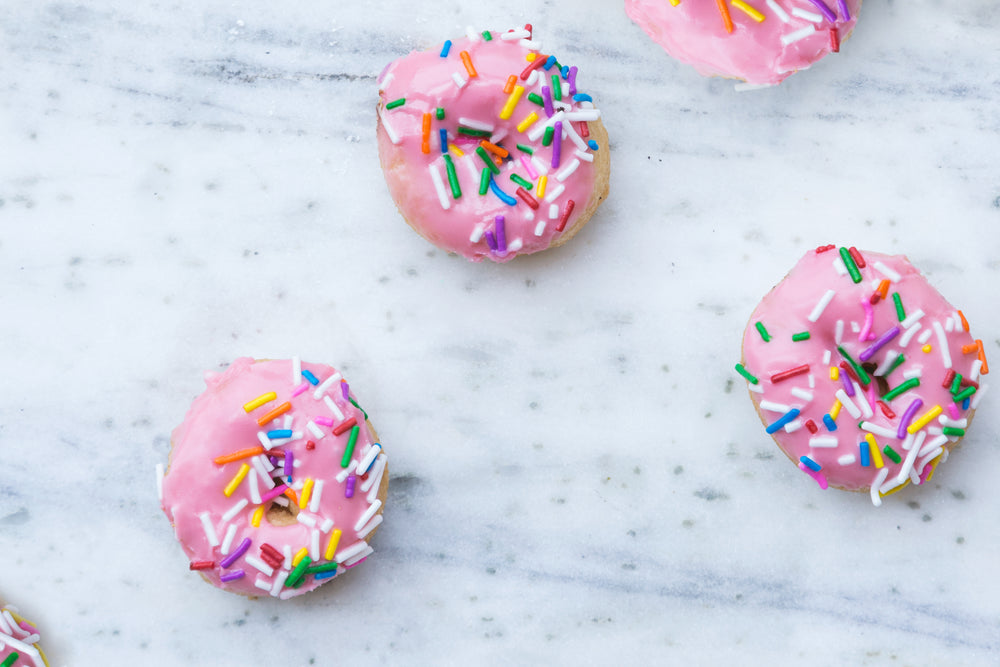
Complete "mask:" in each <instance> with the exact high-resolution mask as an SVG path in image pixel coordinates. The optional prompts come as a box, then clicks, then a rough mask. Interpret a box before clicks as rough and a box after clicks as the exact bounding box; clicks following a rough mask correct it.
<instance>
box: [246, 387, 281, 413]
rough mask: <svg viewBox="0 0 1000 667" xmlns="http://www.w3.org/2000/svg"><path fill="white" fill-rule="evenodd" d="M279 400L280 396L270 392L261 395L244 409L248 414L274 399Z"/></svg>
mask: <svg viewBox="0 0 1000 667" xmlns="http://www.w3.org/2000/svg"><path fill="white" fill-rule="evenodd" d="M276 398H278V395H277V394H276V393H274V392H273V391H269V392H267V393H266V394H261V395H260V396H258V397H257V398H255V399H253V400H252V401H250V402H249V403H246V404H244V405H243V409H244V410H245V411H247V412H253V411H254V410H256V409H257V408H259V407H260V406H262V405H264V404H265V403H270V402H271V401H273V400H274V399H276Z"/></svg>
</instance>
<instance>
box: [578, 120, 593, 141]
mask: <svg viewBox="0 0 1000 667" xmlns="http://www.w3.org/2000/svg"><path fill="white" fill-rule="evenodd" d="M578 134H579V135H580V136H581V137H582V138H584V139H586V138H587V137H589V136H590V125H587V121H585V120H581V121H580V131H579V132H578Z"/></svg>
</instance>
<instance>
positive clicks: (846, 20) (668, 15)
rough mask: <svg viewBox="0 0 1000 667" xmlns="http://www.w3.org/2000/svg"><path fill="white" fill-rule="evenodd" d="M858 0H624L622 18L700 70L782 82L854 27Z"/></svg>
mask: <svg viewBox="0 0 1000 667" xmlns="http://www.w3.org/2000/svg"><path fill="white" fill-rule="evenodd" d="M860 9H861V0H669V1H668V0H625V11H626V12H627V13H628V15H629V18H631V19H632V20H633V21H635V22H636V23H637V24H639V26H640V27H641V28H642V29H643V30H645V31H646V32H647V33H648V34H649V36H650V37H652V38H653V41H655V42H656V43H657V44H659V45H660V46H662V47H663V48H664V49H665V50H666V51H667V53H669V54H670V55H672V56H673V57H675V58H677V59H678V60H680V61H682V62H685V63H688V64H689V65H694V67H695V69H697V70H698V71H699V72H701V73H702V74H704V75H707V76H724V77H730V78H736V79H743V80H744V81H746V82H747V83H751V84H757V85H774V84H777V83H781V81H783V80H784V79H785V78H786V77H788V76H789V75H791V74H794V73H795V72H797V71H799V70H802V69H807V68H808V67H809V66H810V65H812V64H813V63H814V62H816V61H817V60H819V59H820V58H822V57H823V56H825V55H826V54H828V53H832V52H836V51H839V50H840V43H841V42H842V41H843V40H845V39H847V38H848V36H849V35H850V34H851V31H852V30H853V29H854V24H855V22H856V21H857V19H858V11H859V10H860Z"/></svg>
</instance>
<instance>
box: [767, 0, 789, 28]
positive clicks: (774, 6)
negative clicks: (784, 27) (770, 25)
mask: <svg viewBox="0 0 1000 667" xmlns="http://www.w3.org/2000/svg"><path fill="white" fill-rule="evenodd" d="M767 6H768V7H770V8H771V11H772V12H774V13H775V14H777V15H778V18H779V19H781V21H782V22H783V23H788V22H789V21H790V20H791V17H789V16H788V13H787V12H786V11H785V10H784V9H782V8H781V5H779V4H778V3H777V2H775V1H774V0H767Z"/></svg>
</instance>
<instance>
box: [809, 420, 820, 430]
mask: <svg viewBox="0 0 1000 667" xmlns="http://www.w3.org/2000/svg"><path fill="white" fill-rule="evenodd" d="M806 428H807V429H808V430H809V432H810V433H818V432H819V427H818V426H816V422H814V421H813V420H811V419H807V420H806Z"/></svg>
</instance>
